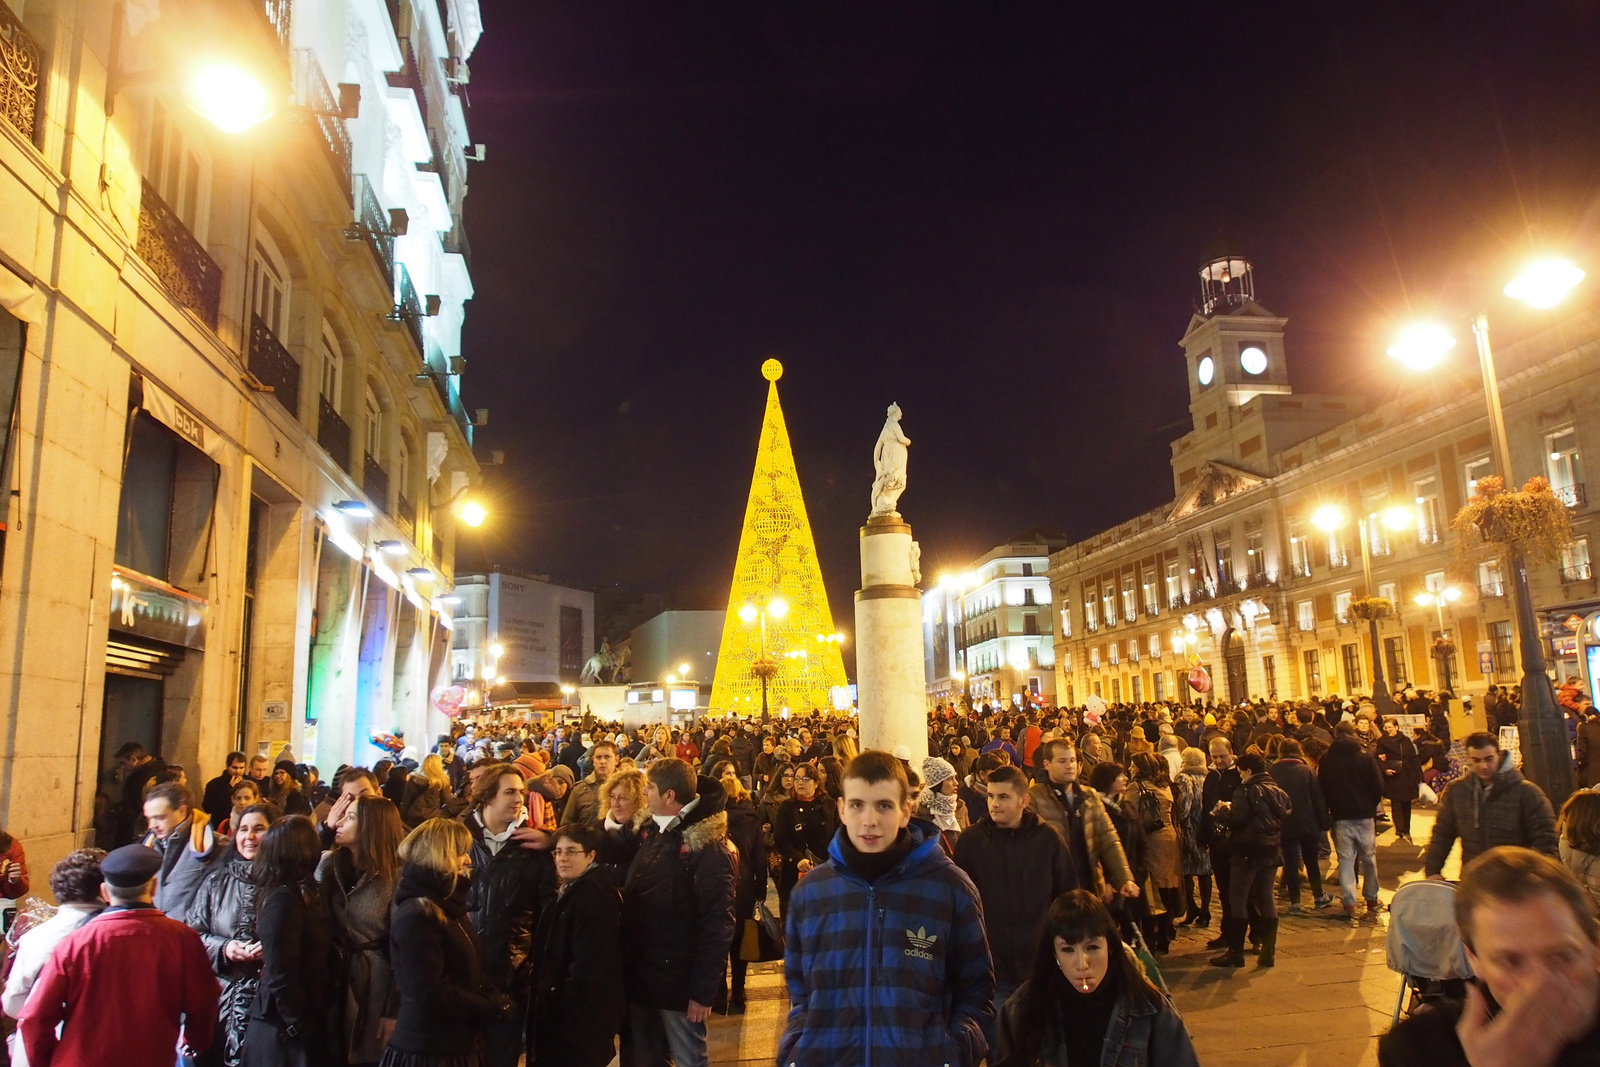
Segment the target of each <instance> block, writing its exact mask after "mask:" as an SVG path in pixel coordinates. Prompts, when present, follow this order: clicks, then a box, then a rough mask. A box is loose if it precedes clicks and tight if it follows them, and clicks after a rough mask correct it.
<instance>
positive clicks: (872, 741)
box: [856, 512, 928, 769]
mask: <svg viewBox="0 0 1600 1067" xmlns="http://www.w3.org/2000/svg"><path fill="white" fill-rule="evenodd" d="M926 694H927V678H926V675H925V674H924V672H923V660H922V594H921V592H920V591H919V590H918V589H917V586H916V583H915V582H914V581H913V580H912V572H911V526H910V525H909V524H908V523H906V522H904V521H903V520H902V519H901V518H900V515H899V513H898V512H895V513H891V514H889V515H879V516H875V517H873V518H870V519H868V520H867V524H866V525H865V526H863V527H862V528H861V589H860V590H859V591H857V593H856V695H857V699H858V703H859V706H860V714H861V719H860V733H861V747H862V748H863V749H867V748H877V749H883V750H884V751H886V752H893V751H894V750H895V749H896V748H898V747H899V746H901V745H904V746H905V747H906V748H908V749H910V750H911V763H912V766H913V767H917V768H919V769H920V767H921V765H922V760H923V759H924V758H925V757H926V756H927V755H928V711H927V696H926Z"/></svg>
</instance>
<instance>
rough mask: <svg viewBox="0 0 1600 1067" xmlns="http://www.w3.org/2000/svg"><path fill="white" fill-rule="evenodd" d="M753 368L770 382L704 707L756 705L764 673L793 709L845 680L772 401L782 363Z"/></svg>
mask: <svg viewBox="0 0 1600 1067" xmlns="http://www.w3.org/2000/svg"><path fill="white" fill-rule="evenodd" d="M761 374H762V376H763V377H764V378H766V379H767V381H768V382H770V383H771V384H770V385H768V386H767V413H766V417H765V418H764V419H763V420H762V423H761V443H760V445H759V446H758V448H757V449H756V469H755V473H754V474H753V475H752V476H751V479H750V500H749V503H747V504H746V505H745V509H744V530H743V531H742V532H741V533H740V534H739V556H738V559H737V560H736V561H735V562H734V566H733V587H732V589H731V590H730V591H729V593H728V614H727V618H726V619H725V620H724V622H723V624H722V647H721V650H720V651H719V652H718V654H717V677H716V680H715V682H713V684H712V687H711V705H710V710H711V711H712V712H713V713H714V714H722V713H725V712H732V713H736V714H740V715H759V714H760V713H761V696H762V681H763V678H765V681H766V693H767V706H768V708H769V709H770V710H771V712H772V714H773V715H778V714H780V713H781V712H782V711H783V709H785V708H788V709H789V710H791V711H793V712H795V713H797V714H798V713H800V712H807V711H810V710H811V709H812V708H820V709H822V710H824V711H827V710H829V709H831V708H832V706H833V694H832V690H833V689H834V688H836V687H840V686H843V685H845V676H844V658H843V657H842V656H841V655H840V654H839V643H838V635H837V634H836V633H835V631H834V628H833V613H832V611H831V610H830V609H829V607H828V592H827V590H826V589H824V588H823V585H822V568H821V567H820V566H819V565H818V563H817V546H816V543H815V542H814V541H812V539H811V523H810V521H809V520H808V519H807V518H806V503H805V500H804V499H803V498H802V497H801V495H800V478H799V476H798V475H797V474H796V473H795V469H794V453H793V452H792V451H791V450H790V448H789V431H788V428H787V427H785V425H784V422H783V408H781V407H780V406H779V405H778V379H779V378H780V377H781V376H782V375H783V365H782V364H781V363H779V362H778V361H777V360H775V359H769V360H767V361H766V362H765V363H763V364H762V365H761Z"/></svg>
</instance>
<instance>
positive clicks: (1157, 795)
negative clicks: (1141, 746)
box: [1123, 752, 1183, 954]
mask: <svg viewBox="0 0 1600 1067" xmlns="http://www.w3.org/2000/svg"><path fill="white" fill-rule="evenodd" d="M1170 767H1171V763H1170V762H1169V761H1168V760H1167V758H1166V757H1165V756H1161V755H1157V754H1156V753H1154V752H1140V753H1139V754H1138V755H1136V756H1134V757H1133V761H1132V766H1131V767H1130V770H1132V772H1133V774H1132V781H1131V782H1130V784H1129V786H1128V794H1127V796H1126V797H1124V798H1123V808H1124V810H1126V811H1127V812H1128V813H1129V815H1130V816H1131V817H1133V818H1136V819H1138V820H1139V829H1141V830H1142V831H1144V863H1145V869H1146V870H1148V871H1149V872H1150V882H1149V884H1150V885H1153V886H1154V887H1155V889H1156V891H1157V892H1158V893H1160V895H1161V905H1162V907H1163V908H1164V912H1165V913H1164V914H1162V915H1157V916H1154V917H1153V918H1151V919H1147V920H1146V925H1145V934H1146V936H1147V937H1151V936H1152V935H1153V940H1152V943H1151V947H1152V948H1153V949H1154V950H1155V951H1156V952H1159V953H1163V954H1164V953H1165V952H1166V951H1167V948H1168V946H1170V945H1171V944H1172V939H1173V937H1174V936H1175V933H1174V930H1173V920H1174V919H1175V917H1176V916H1177V915H1178V914H1179V913H1180V912H1182V911H1183V867H1182V861H1181V859H1180V857H1179V855H1178V830H1177V825H1176V823H1175V822H1174V821H1173V798H1172V779H1171V777H1170V770H1169V768H1170ZM1150 903H1151V904H1152V905H1153V904H1154V903H1155V902H1154V901H1151V902H1150Z"/></svg>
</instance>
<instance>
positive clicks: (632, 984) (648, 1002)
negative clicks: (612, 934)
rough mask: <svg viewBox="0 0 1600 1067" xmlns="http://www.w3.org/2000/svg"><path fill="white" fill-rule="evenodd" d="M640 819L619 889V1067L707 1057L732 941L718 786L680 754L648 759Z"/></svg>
mask: <svg viewBox="0 0 1600 1067" xmlns="http://www.w3.org/2000/svg"><path fill="white" fill-rule="evenodd" d="M646 773H647V777H648V784H647V785H646V787H645V801H646V802H647V803H648V805H649V807H650V817H651V818H650V821H649V822H647V823H645V826H644V839H643V842H642V843H641V844H640V846H639V851H638V852H637V853H636V854H635V855H634V857H633V863H632V864H631V865H630V866H629V867H628V880H627V883H626V885H625V886H624V888H623V903H622V939H623V944H625V945H627V946H628V949H629V954H628V957H627V959H626V960H625V961H624V964H623V966H624V974H623V977H624V981H625V984H626V987H627V992H628V1029H629V1033H630V1034H631V1035H632V1038H633V1040H632V1043H631V1045H629V1046H625V1049H624V1054H623V1067H658V1065H661V1064H665V1063H666V1062H667V1059H668V1056H669V1055H670V1056H671V1059H672V1062H674V1063H678V1064H683V1065H686V1067H688V1065H695V1064H704V1063H705V1062H707V1053H706V1018H707V1016H709V1015H710V1014H711V1003H712V1001H713V1000H715V999H716V995H717V990H718V989H720V988H721V986H722V970H723V964H724V961H725V960H726V959H727V958H728V950H729V948H730V947H731V946H732V945H733V932H734V926H735V923H734V907H733V906H734V894H735V881H736V873H737V870H738V861H737V859H736V858H735V856H734V853H733V849H732V848H731V847H730V846H729V844H728V817H727V814H726V813H725V812H724V810H723V808H724V806H725V804H726V799H727V794H726V793H725V792H724V790H723V788H722V784H721V783H720V782H718V781H716V780H715V779H712V778H704V777H702V778H700V779H699V780H698V781H697V780H696V779H695V774H694V770H693V769H692V768H691V767H690V766H689V765H688V764H687V763H685V762H684V761H683V760H680V759H675V758H672V757H666V758H663V759H658V760H656V761H655V762H654V763H652V764H650V769H649V771H648V772H646Z"/></svg>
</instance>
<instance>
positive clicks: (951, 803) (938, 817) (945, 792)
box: [917, 756, 968, 849]
mask: <svg viewBox="0 0 1600 1067" xmlns="http://www.w3.org/2000/svg"><path fill="white" fill-rule="evenodd" d="M960 787H961V783H960V781H959V780H958V779H957V778H956V769H955V768H954V767H952V766H950V761H949V760H944V759H940V758H939V757H938V756H929V757H928V758H927V759H925V760H923V761H922V792H921V794H920V795H919V796H918V797H917V818H919V819H927V820H928V821H929V822H931V823H933V825H935V826H937V827H938V828H939V832H940V833H942V834H943V835H944V839H945V844H947V845H948V846H949V847H950V848H952V849H953V848H955V843H956V837H957V835H959V834H960V833H961V831H962V830H965V829H966V828H967V823H968V819H967V806H966V804H965V803H963V802H962V800H961V798H960V797H959V796H958V795H957V794H956V790H958V789H959V788H960Z"/></svg>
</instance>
